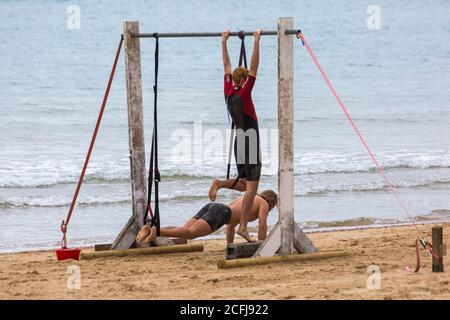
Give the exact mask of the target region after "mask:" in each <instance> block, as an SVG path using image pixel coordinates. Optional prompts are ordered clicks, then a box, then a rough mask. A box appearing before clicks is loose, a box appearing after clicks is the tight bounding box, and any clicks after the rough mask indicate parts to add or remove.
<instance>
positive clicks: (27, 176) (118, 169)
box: [0, 151, 450, 187]
mask: <svg viewBox="0 0 450 320" xmlns="http://www.w3.org/2000/svg"><path fill="white" fill-rule="evenodd" d="M377 157H378V159H379V162H380V164H381V166H382V167H383V168H384V169H385V170H394V169H430V168H432V169H434V168H450V153H448V152H444V151H424V152H417V151H414V152H412V151H397V152H395V153H393V152H391V153H388V152H387V153H378V154H377ZM263 160H264V166H263V170H262V174H263V175H264V176H276V174H277V170H276V164H277V163H278V161H277V159H276V157H268V156H267V157H264V155H263ZM82 163H83V160H81V159H76V160H52V159H46V160H40V161H35V162H24V161H23V162H20V161H16V162H14V163H8V164H2V165H1V166H0V187H40V186H52V185H57V184H67V183H75V182H77V181H78V178H79V174H80V171H81V166H82ZM232 167H233V170H234V165H233V166H232ZM294 167H295V169H294V170H295V173H296V174H297V175H309V174H321V173H330V174H334V173H359V172H374V171H376V168H375V166H374V164H373V163H372V161H371V159H370V158H369V157H368V156H367V155H366V154H364V153H347V154H331V153H305V154H302V155H299V156H296V158H295V159H294ZM160 171H161V174H162V176H163V178H164V177H166V178H172V179H180V180H183V179H189V178H211V177H216V176H223V175H224V174H225V172H226V161H223V160H222V159H217V158H214V159H204V161H203V163H199V162H193V163H181V162H179V161H177V162H172V161H171V160H170V159H169V160H168V159H161V160H160ZM232 174H234V173H232ZM85 181H96V182H100V183H102V182H103V183H109V182H114V181H119V182H120V181H121V182H124V183H125V182H128V181H129V163H128V159H127V158H121V159H114V158H112V157H110V158H104V159H100V160H97V161H93V162H92V163H90V164H89V167H88V170H87V173H86V177H85Z"/></svg>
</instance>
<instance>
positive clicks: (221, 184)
mask: <svg viewBox="0 0 450 320" xmlns="http://www.w3.org/2000/svg"><path fill="white" fill-rule="evenodd" d="M235 180H236V179H228V180H219V179H214V180H213V182H212V183H211V187H209V193H208V196H209V200H211V201H212V202H214V201H216V196H217V191H219V189H222V188H225V189H231V187H232V186H233V184H234V181H235ZM245 188H246V180H245V179H239V181H238V182H237V183H236V185H235V186H234V188H233V190H238V191H245Z"/></svg>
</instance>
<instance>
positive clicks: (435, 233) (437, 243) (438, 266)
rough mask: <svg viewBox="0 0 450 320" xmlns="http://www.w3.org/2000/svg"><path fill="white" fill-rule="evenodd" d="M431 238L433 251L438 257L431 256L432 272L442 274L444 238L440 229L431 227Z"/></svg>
mask: <svg viewBox="0 0 450 320" xmlns="http://www.w3.org/2000/svg"><path fill="white" fill-rule="evenodd" d="M431 238H432V244H431V245H432V246H433V250H434V251H435V253H437V255H438V256H439V257H435V256H433V263H432V271H433V272H444V246H443V243H444V237H443V232H442V227H433V228H432V229H431Z"/></svg>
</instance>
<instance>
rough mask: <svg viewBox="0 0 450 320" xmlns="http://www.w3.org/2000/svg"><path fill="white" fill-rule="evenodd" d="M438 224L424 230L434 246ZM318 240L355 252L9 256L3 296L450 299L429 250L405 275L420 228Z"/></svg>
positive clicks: (449, 230) (1, 278)
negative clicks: (375, 280)
mask: <svg viewBox="0 0 450 320" xmlns="http://www.w3.org/2000/svg"><path fill="white" fill-rule="evenodd" d="M431 227H432V225H423V226H420V228H421V229H422V230H423V231H424V235H426V236H427V239H428V240H430V241H431V235H430V234H431ZM448 234H450V223H446V224H444V240H445V241H447V239H448V237H447V236H446V235H448ZM310 238H311V239H312V240H313V241H314V243H315V244H316V245H317V246H318V247H319V248H320V249H321V250H322V251H324V250H334V249H345V248H346V249H348V250H352V252H355V254H353V255H352V256H350V257H343V258H334V259H327V260H316V261H308V262H289V263H283V264H272V265H265V266H255V267H246V268H239V269H229V270H222V269H218V268H217V261H218V260H219V259H221V258H223V257H224V255H225V240H205V241H201V242H202V243H204V244H205V251H204V252H195V253H180V254H171V255H158V256H138V257H123V258H102V259H97V260H90V261H64V262H58V261H56V259H55V256H54V252H53V251H40V252H27V253H15V254H1V255H0V299H450V275H449V272H448V271H446V272H444V273H432V272H431V257H430V256H429V255H427V254H426V253H425V252H424V251H423V250H422V252H421V256H422V261H423V264H422V269H421V270H420V272H419V273H416V274H413V273H408V272H406V271H405V270H404V267H405V266H411V267H414V266H415V247H414V242H415V239H416V233H415V230H414V229H413V228H412V227H386V228H372V229H366V230H351V231H334V232H326V233H313V234H310ZM89 250H92V249H86V251H89ZM445 258H446V257H444V263H445ZM370 265H377V266H379V268H380V270H381V283H380V288H379V289H375V288H373V289H368V288H367V279H368V275H367V268H368V267H369V266H370ZM73 266H79V268H80V269H79V270H80V274H81V278H80V279H81V280H80V282H79V283H80V289H76V288H73V287H72V288H71V289H69V288H68V286H67V283H68V277H69V276H70V274H68V273H67V271H68V268H69V271H70V270H72V269H70V268H73ZM449 268H450V267H448V268H447V269H449ZM69 284H72V285H75V286H76V284H77V283H76V281H75V282H73V281H72V282H71V281H69Z"/></svg>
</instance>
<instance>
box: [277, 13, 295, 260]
mask: <svg viewBox="0 0 450 320" xmlns="http://www.w3.org/2000/svg"><path fill="white" fill-rule="evenodd" d="M293 26H294V20H293V18H280V19H279V20H278V135H279V138H278V148H279V149H278V150H279V151H278V152H279V156H278V192H279V198H280V199H279V215H280V227H281V245H280V250H279V253H280V254H281V255H290V254H292V252H293V250H294V49H293V39H292V36H289V35H286V34H285V30H288V29H292V28H293Z"/></svg>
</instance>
